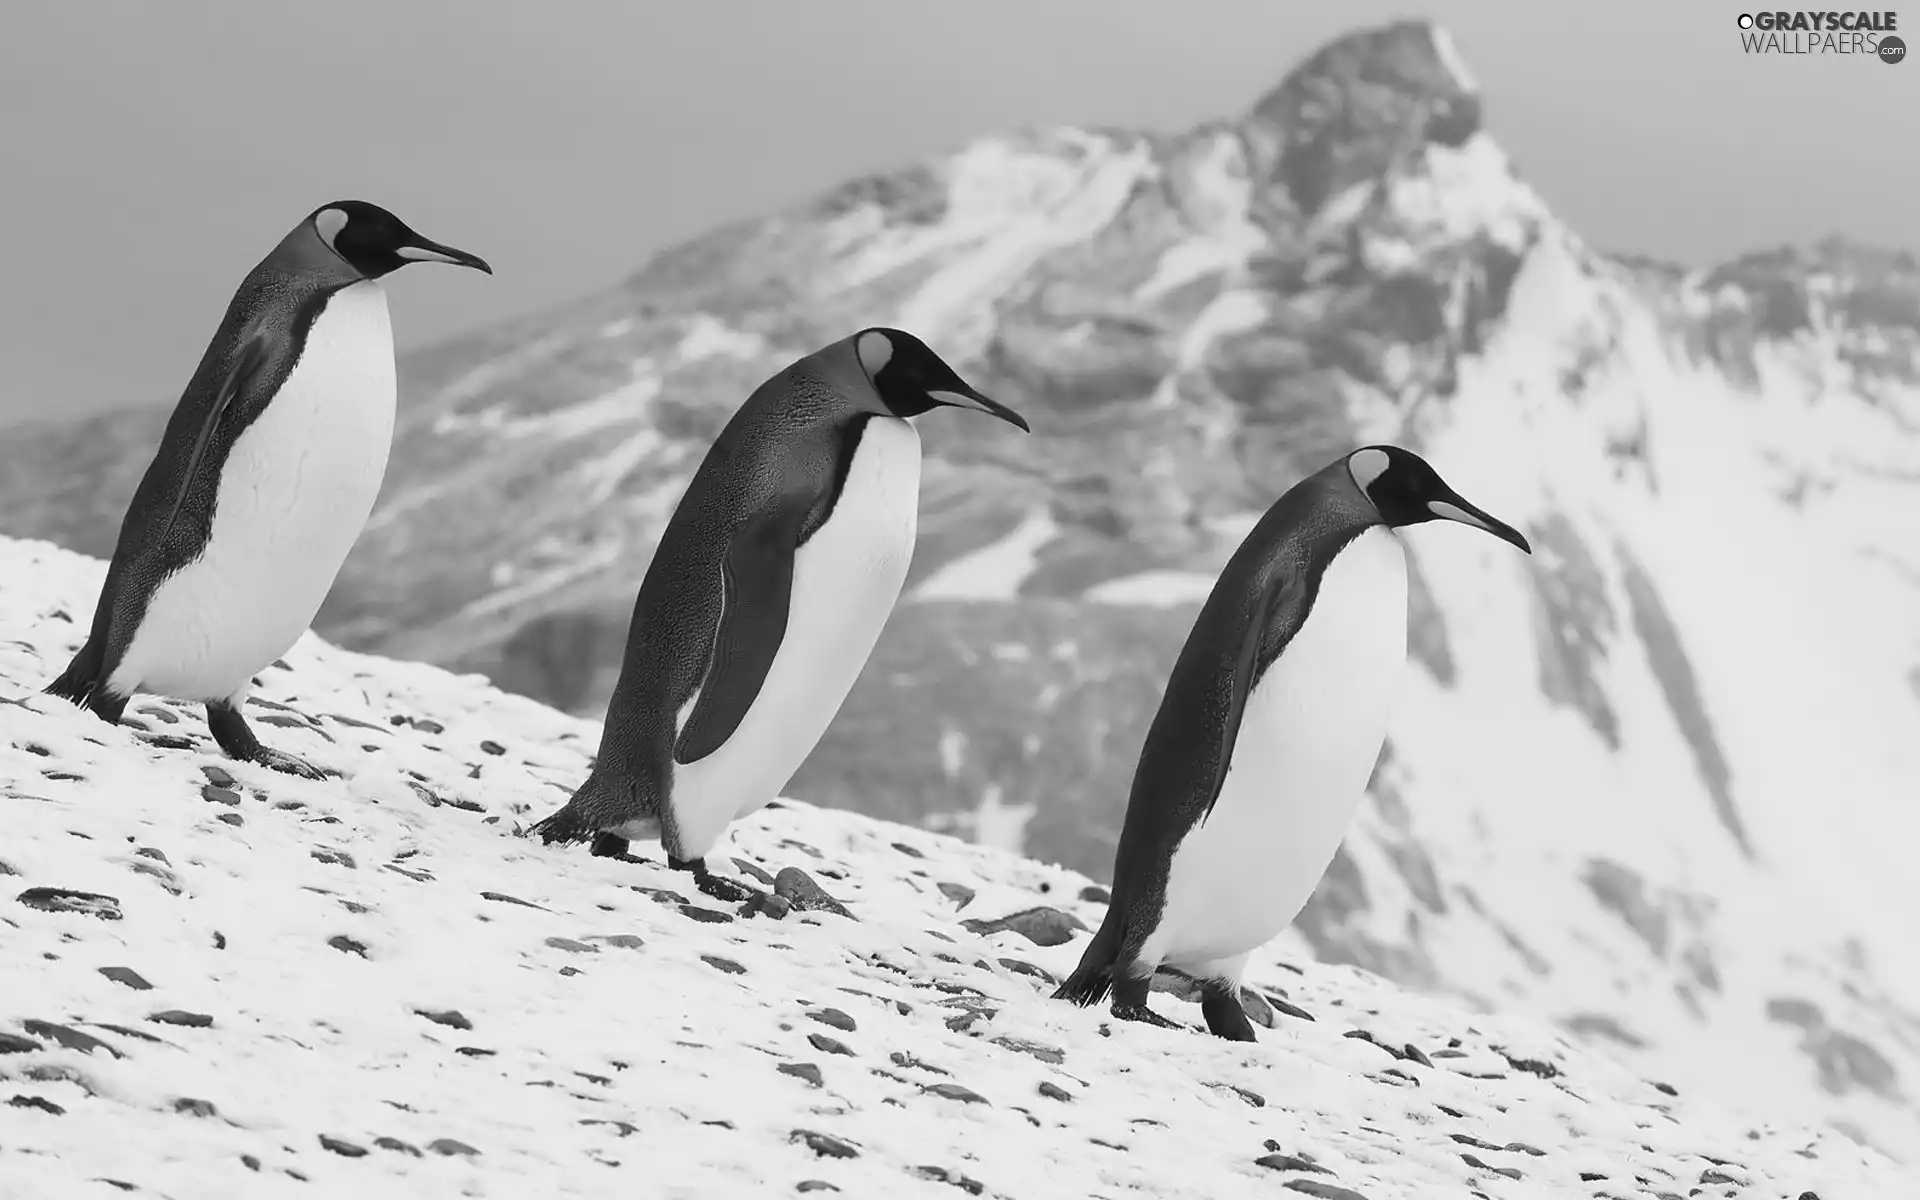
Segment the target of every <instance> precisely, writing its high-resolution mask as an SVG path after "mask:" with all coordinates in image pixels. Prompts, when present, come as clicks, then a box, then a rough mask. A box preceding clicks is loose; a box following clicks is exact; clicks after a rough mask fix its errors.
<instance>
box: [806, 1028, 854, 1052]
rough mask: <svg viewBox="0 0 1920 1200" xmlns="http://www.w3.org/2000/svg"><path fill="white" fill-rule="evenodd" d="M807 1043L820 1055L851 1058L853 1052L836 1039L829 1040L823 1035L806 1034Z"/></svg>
mask: <svg viewBox="0 0 1920 1200" xmlns="http://www.w3.org/2000/svg"><path fill="white" fill-rule="evenodd" d="M807 1043H808V1044H809V1045H811V1046H812V1047H813V1048H814V1049H815V1050H818V1051H819V1052H820V1053H822V1054H844V1055H846V1056H847V1057H848V1058H852V1057H853V1051H852V1050H851V1049H850V1048H849V1047H848V1046H847V1044H846V1043H845V1042H843V1041H841V1040H839V1039H838V1038H830V1037H828V1036H827V1035H826V1034H824V1033H810V1034H808V1035H807Z"/></svg>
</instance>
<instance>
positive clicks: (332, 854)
mask: <svg viewBox="0 0 1920 1200" xmlns="http://www.w3.org/2000/svg"><path fill="white" fill-rule="evenodd" d="M307 853H308V854H310V855H312V856H313V860H314V861H315V862H323V863H326V864H328V865H329V866H335V867H345V868H346V869H347V870H349V871H352V870H355V869H356V866H355V864H354V861H353V855H351V854H348V853H347V852H346V851H345V850H341V849H338V848H337V847H333V846H322V847H320V848H319V849H318V850H309V851H307Z"/></svg>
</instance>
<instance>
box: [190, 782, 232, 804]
mask: <svg viewBox="0 0 1920 1200" xmlns="http://www.w3.org/2000/svg"><path fill="white" fill-rule="evenodd" d="M200 798H201V799H203V800H208V801H211V802H213V803H214V804H225V805H228V806H229V807H231V806H233V805H237V804H239V803H240V793H239V792H236V791H234V790H233V789H232V788H223V787H215V786H214V785H213V784H211V783H210V784H208V785H207V786H205V787H203V788H201V789H200Z"/></svg>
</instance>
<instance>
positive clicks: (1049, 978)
mask: <svg viewBox="0 0 1920 1200" xmlns="http://www.w3.org/2000/svg"><path fill="white" fill-rule="evenodd" d="M999 961H1000V965H1001V966H1003V967H1005V968H1006V969H1007V970H1009V971H1012V972H1013V973H1014V974H1015V975H1025V976H1027V977H1028V978H1030V979H1038V980H1039V981H1040V982H1042V983H1045V984H1049V985H1051V984H1057V983H1059V982H1060V981H1059V980H1058V979H1055V978H1054V977H1053V972H1052V971H1049V970H1047V969H1046V968H1045V967H1037V966H1035V965H1034V964H1032V963H1030V962H1028V961H1026V960H1025V959H1022V958H1003V959H1000V960H999Z"/></svg>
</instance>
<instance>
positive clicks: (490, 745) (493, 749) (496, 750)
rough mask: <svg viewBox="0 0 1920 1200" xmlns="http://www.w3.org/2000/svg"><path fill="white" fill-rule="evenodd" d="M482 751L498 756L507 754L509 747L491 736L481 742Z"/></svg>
mask: <svg viewBox="0 0 1920 1200" xmlns="http://www.w3.org/2000/svg"><path fill="white" fill-rule="evenodd" d="M480 751H481V753H483V754H492V755H496V756H497V755H501V754H505V753H506V752H507V748H506V747H505V746H502V745H501V744H500V743H499V742H496V741H494V740H493V739H491V738H489V739H487V740H486V741H484V742H481V743H480Z"/></svg>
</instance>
